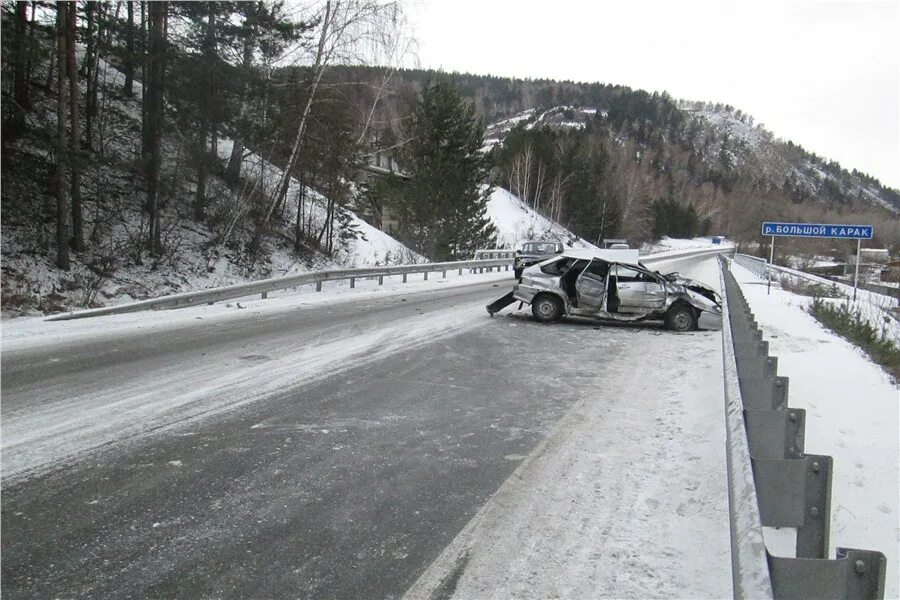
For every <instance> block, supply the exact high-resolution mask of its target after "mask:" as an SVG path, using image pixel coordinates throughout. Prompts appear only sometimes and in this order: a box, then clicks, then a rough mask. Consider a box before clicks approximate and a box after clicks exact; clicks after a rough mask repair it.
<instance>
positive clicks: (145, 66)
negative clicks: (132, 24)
mask: <svg viewBox="0 0 900 600" xmlns="http://www.w3.org/2000/svg"><path fill="white" fill-rule="evenodd" d="M147 29H148V27H147V2H146V1H143V2H141V156H145V155H146V154H147V153H148V152H149V148H148V147H147V77H148V75H149V74H150V52H149V50H150V48H149V44H148V43H147V37H148V35H147Z"/></svg>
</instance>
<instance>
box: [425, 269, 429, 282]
mask: <svg viewBox="0 0 900 600" xmlns="http://www.w3.org/2000/svg"><path fill="white" fill-rule="evenodd" d="M425 281H428V271H425Z"/></svg>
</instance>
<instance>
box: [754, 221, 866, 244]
mask: <svg viewBox="0 0 900 600" xmlns="http://www.w3.org/2000/svg"><path fill="white" fill-rule="evenodd" d="M873 229H874V227H873V226H872V225H828V224H821V223H763V224H762V234H763V235H777V236H785V237H817V238H837V239H842V240H871V239H872V230H873Z"/></svg>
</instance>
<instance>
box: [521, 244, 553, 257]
mask: <svg viewBox="0 0 900 600" xmlns="http://www.w3.org/2000/svg"><path fill="white" fill-rule="evenodd" d="M522 251H523V252H535V253H547V254H549V253H551V252H556V244H555V243H553V242H547V243H532V244H524V245H523V246H522Z"/></svg>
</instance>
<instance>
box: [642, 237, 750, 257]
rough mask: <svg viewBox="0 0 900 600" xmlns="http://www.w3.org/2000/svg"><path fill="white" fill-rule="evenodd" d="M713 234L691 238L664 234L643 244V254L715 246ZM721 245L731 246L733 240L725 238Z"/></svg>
mask: <svg viewBox="0 0 900 600" xmlns="http://www.w3.org/2000/svg"><path fill="white" fill-rule="evenodd" d="M712 238H713V236H707V237H696V238H691V239H681V238H670V237H668V236H663V238H662V239H660V240H657V241H655V242H648V243H646V244H644V245H643V246H641V253H642V254H652V253H656V252H668V251H670V250H690V249H693V248H706V247H707V246H709V247H712V246H715V244H713V241H712ZM719 245H720V246H731V245H733V244H732V242H731V241H729V240H725V239H723V240H722V242H721V243H720V244H719Z"/></svg>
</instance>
